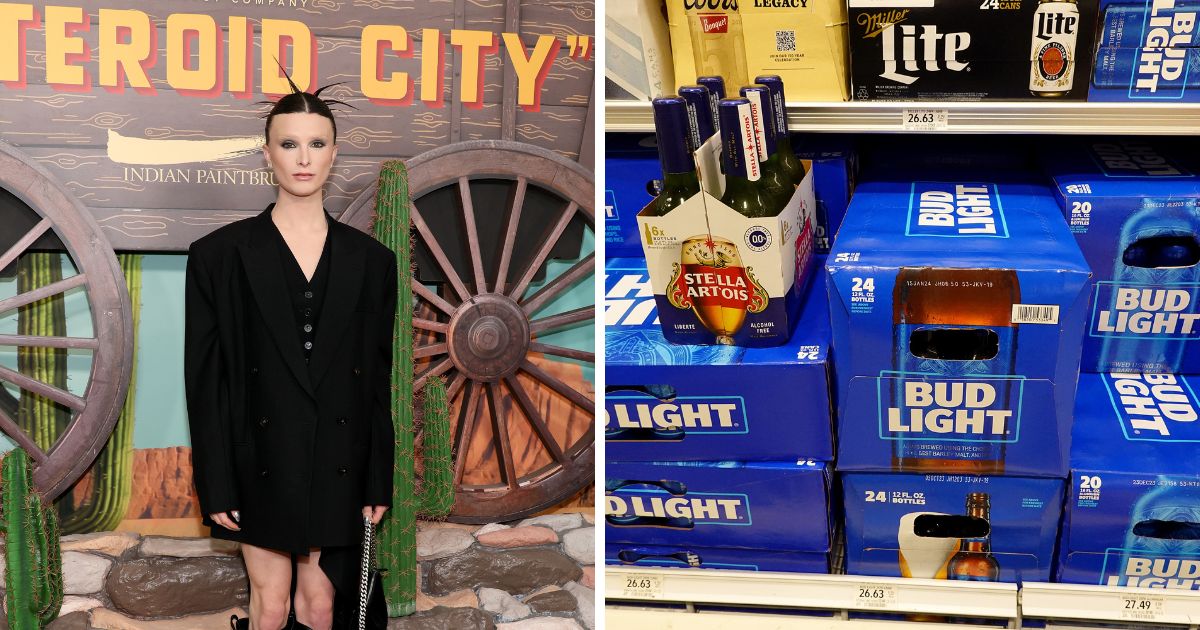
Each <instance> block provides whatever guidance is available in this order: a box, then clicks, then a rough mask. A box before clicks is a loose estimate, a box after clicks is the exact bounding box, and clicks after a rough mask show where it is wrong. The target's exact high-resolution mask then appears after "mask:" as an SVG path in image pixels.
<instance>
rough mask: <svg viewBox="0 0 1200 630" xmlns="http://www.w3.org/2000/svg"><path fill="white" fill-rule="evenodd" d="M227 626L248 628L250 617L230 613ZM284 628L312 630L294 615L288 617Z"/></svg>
mask: <svg viewBox="0 0 1200 630" xmlns="http://www.w3.org/2000/svg"><path fill="white" fill-rule="evenodd" d="M229 627H230V628H231V630H250V618H249V617H246V618H245V619H238V616H237V615H230V616H229ZM284 630H312V628H309V627H308V626H306V625H304V624H302V623H300V622H299V621H296V618H295V617H291V618H289V619H288V625H287V626H285V627H284Z"/></svg>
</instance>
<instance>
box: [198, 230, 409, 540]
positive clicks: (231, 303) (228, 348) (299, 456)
mask: <svg viewBox="0 0 1200 630" xmlns="http://www.w3.org/2000/svg"><path fill="white" fill-rule="evenodd" d="M270 212H271V207H268V208H267V210H265V211H264V212H263V213H262V214H259V215H258V216H256V217H252V218H248V219H244V220H242V221H238V222H236V223H232V224H230V225H227V226H224V227H222V228H219V229H217V230H216V231H214V232H212V233H211V234H209V235H207V236H205V237H203V238H201V239H199V240H197V241H196V242H195V243H193V244H192V246H191V249H190V250H189V256H188V262H187V288H186V309H185V310H186V314H185V317H186V324H185V335H186V338H185V340H184V379H185V381H186V383H185V384H186V389H187V407H188V419H189V423H190V426H191V438H192V467H193V476H194V481H195V484H196V492H197V495H198V496H199V499H200V508H201V511H202V515H203V520H204V523H205V524H206V525H208V526H209V527H211V528H212V535H213V536H214V537H217V538H224V539H228V540H236V541H241V542H247V543H250V544H253V545H256V546H261V547H267V548H271V549H277V550H281V551H290V552H295V553H307V552H308V550H309V548H311V547H328V546H340V545H353V544H356V543H357V542H358V541H359V540H361V536H362V507H363V506H364V505H391V497H392V468H393V466H392V464H393V452H394V443H395V442H394V435H393V431H392V421H391V413H390V408H391V405H390V395H389V394H390V376H391V366H392V337H393V329H392V327H393V324H394V321H395V312H396V289H397V285H396V258H395V255H394V254H393V253H392V252H391V251H390V250H389V249H387V248H386V247H384V246H383V245H382V244H380V243H379V242H378V241H376V240H374V239H373V238H371V237H369V236H367V235H366V234H363V233H362V232H359V231H358V230H356V229H354V228H352V227H349V226H347V225H343V224H341V223H338V222H336V221H333V220H329V233H328V237H327V238H329V239H331V241H330V259H329V261H328V262H329V263H330V264H331V265H332V266H331V267H330V270H329V282H328V287H327V289H326V291H325V299H324V303H323V306H322V307H321V312H320V319H319V320H318V326H317V330H316V337H315V339H314V340H313V348H312V356H311V358H310V362H309V363H308V364H305V361H304V353H303V350H302V349H301V346H300V344H301V341H300V335H299V332H298V330H297V325H296V323H295V318H294V316H293V314H292V310H291V309H292V302H291V300H290V297H289V295H288V287H287V283H286V281H285V278H284V272H283V266H282V265H283V263H284V262H285V260H284V259H282V258H281V256H280V252H279V249H278V245H277V243H276V242H275V241H273V240H272V239H274V238H278V237H277V236H276V235H273V234H271V232H270V230H273V229H275V228H274V227H273V226H272V225H271V224H270V221H271V216H270ZM286 262H290V261H286ZM234 509H236V510H238V511H239V512H240V517H241V522H240V526H241V531H240V532H234V531H231V530H227V529H225V528H224V527H221V526H219V525H215V524H214V523H213V522H212V521H211V519H210V518H209V516H208V515H209V514H213V513H218V512H225V511H228V510H234Z"/></svg>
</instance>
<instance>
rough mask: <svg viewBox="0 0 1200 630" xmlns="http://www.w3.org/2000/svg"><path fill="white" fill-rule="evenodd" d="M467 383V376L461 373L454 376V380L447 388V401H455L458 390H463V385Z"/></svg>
mask: <svg viewBox="0 0 1200 630" xmlns="http://www.w3.org/2000/svg"><path fill="white" fill-rule="evenodd" d="M466 382H467V375H466V374H463V373H462V372H459V373H457V374H455V375H454V379H453V380H451V381H450V385H449V386H448V387H446V399H447V400H454V395H455V394H457V393H458V390H460V389H462V386H463V384H465V383H466Z"/></svg>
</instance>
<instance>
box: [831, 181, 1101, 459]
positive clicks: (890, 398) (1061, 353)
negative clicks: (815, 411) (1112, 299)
mask: <svg viewBox="0 0 1200 630" xmlns="http://www.w3.org/2000/svg"><path fill="white" fill-rule="evenodd" d="M940 174H941V175H943V176H944V177H943V178H942V179H941V180H939V181H928V180H924V179H920V178H914V177H905V176H903V175H899V174H896V175H895V176H894V177H893V178H892V179H891V180H889V181H882V180H871V181H864V182H860V183H859V185H858V188H857V189H856V191H855V194H854V199H853V200H852V201H851V202H850V209H849V211H848V212H847V214H846V218H845V221H844V222H843V223H842V227H841V229H840V231H839V232H838V240H837V242H836V243H835V244H834V248H833V251H832V252H831V254H830V259H829V261H828V262H827V263H826V271H827V273H828V286H829V302H830V317H831V324H832V326H833V357H834V374H835V375H836V379H837V395H836V396H835V400H836V401H837V407H838V424H837V432H838V435H841V436H854V439H842V440H840V441H839V445H838V470H840V471H905V472H931V471H945V470H951V469H956V470H960V471H972V472H976V473H988V474H1010V475H1030V476H1050V477H1063V476H1065V475H1066V474H1067V455H1068V448H1069V443H1070V442H1069V440H1070V426H1071V405H1072V403H1073V400H1074V394H1075V384H1076V376H1077V374H1078V367H1079V339H1080V336H1081V335H1082V334H1083V325H1084V319H1085V316H1086V305H1087V299H1088V294H1087V291H1086V288H1087V281H1088V277H1089V272H1088V267H1087V264H1086V263H1085V262H1084V259H1083V255H1082V254H1081V253H1080V251H1079V247H1078V246H1077V245H1076V244H1075V240H1074V239H1073V238H1072V236H1071V233H1070V232H1069V231H1068V230H1067V226H1066V223H1065V221H1063V219H1062V216H1061V213H1059V211H1058V204H1057V203H1056V202H1055V200H1054V197H1053V194H1052V193H1051V191H1050V189H1049V188H1048V187H1046V186H1044V185H1042V184H1040V183H1038V182H1037V181H1036V180H1034V179H1032V177H1031V176H1027V175H1023V174H1013V173H999V172H976V173H974V174H970V173H961V172H960V173H957V174H956V173H953V172H949V171H945V172H941V173H940ZM972 175H973V176H972Z"/></svg>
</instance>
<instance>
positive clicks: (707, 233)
mask: <svg viewBox="0 0 1200 630" xmlns="http://www.w3.org/2000/svg"><path fill="white" fill-rule="evenodd" d="M746 111H747V112H748V111H749V108H746ZM747 116H748V114H747ZM745 120H747V121H748V120H749V118H745ZM733 131H734V132H736V131H737V130H733ZM735 136H736V134H735ZM726 146H731V149H730V150H733V149H734V148H736V145H735V144H731V143H728V142H727V143H726ZM750 147H751V148H750V150H751V151H752V150H753V143H750ZM805 169H806V172H805V175H804V179H803V180H801V182H800V185H799V186H798V187H797V188H796V190H795V192H794V193H793V194H792V196H791V198H790V199H789V200H785V201H786V203H785V204H784V207H783V208H781V209H780V210H778V212H777V213H776V214H774V215H772V216H761V217H754V216H745V215H742V214H740V213H739V212H737V211H736V210H734V209H733V208H731V207H729V206H727V205H725V204H724V203H722V202H721V200H720V199H718V198H717V196H715V194H714V192H713V191H714V190H715V189H713V188H702V189H701V191H700V192H699V193H697V194H695V195H693V196H692V197H690V198H688V199H687V200H685V201H684V202H683V203H681V204H679V205H678V206H676V207H675V208H674V209H672V210H671V211H670V212H668V213H666V214H665V215H661V216H656V212H655V211H656V208H655V207H654V206H653V204H650V205H647V207H646V208H643V209H642V211H641V212H639V213H638V217H637V222H638V230H639V232H640V236H641V239H642V241H641V242H642V251H643V252H644V253H645V257H646V267H647V269H648V270H649V271H650V284H651V288H652V290H653V291H654V299H655V301H656V302H657V304H658V317H659V320H660V322H661V324H662V330H663V336H664V337H666V339H667V341H670V342H671V343H679V344H693V345H714V344H716V345H736V346H745V347H752V348H756V347H765V346H778V345H782V344H784V343H787V341H788V339H790V338H791V336H792V331H793V330H795V328H796V321H797V319H798V317H797V316H798V315H799V312H800V303H801V299H800V298H801V296H802V295H803V294H804V289H805V287H806V286H808V283H809V280H810V277H811V276H812V271H813V264H814V258H813V250H814V247H815V242H816V205H817V203H816V199H815V198H814V196H813V172H812V165H811V163H805ZM705 185H706V186H716V185H717V182H715V181H707V182H706V183H705ZM760 185H761V184H760Z"/></svg>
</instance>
